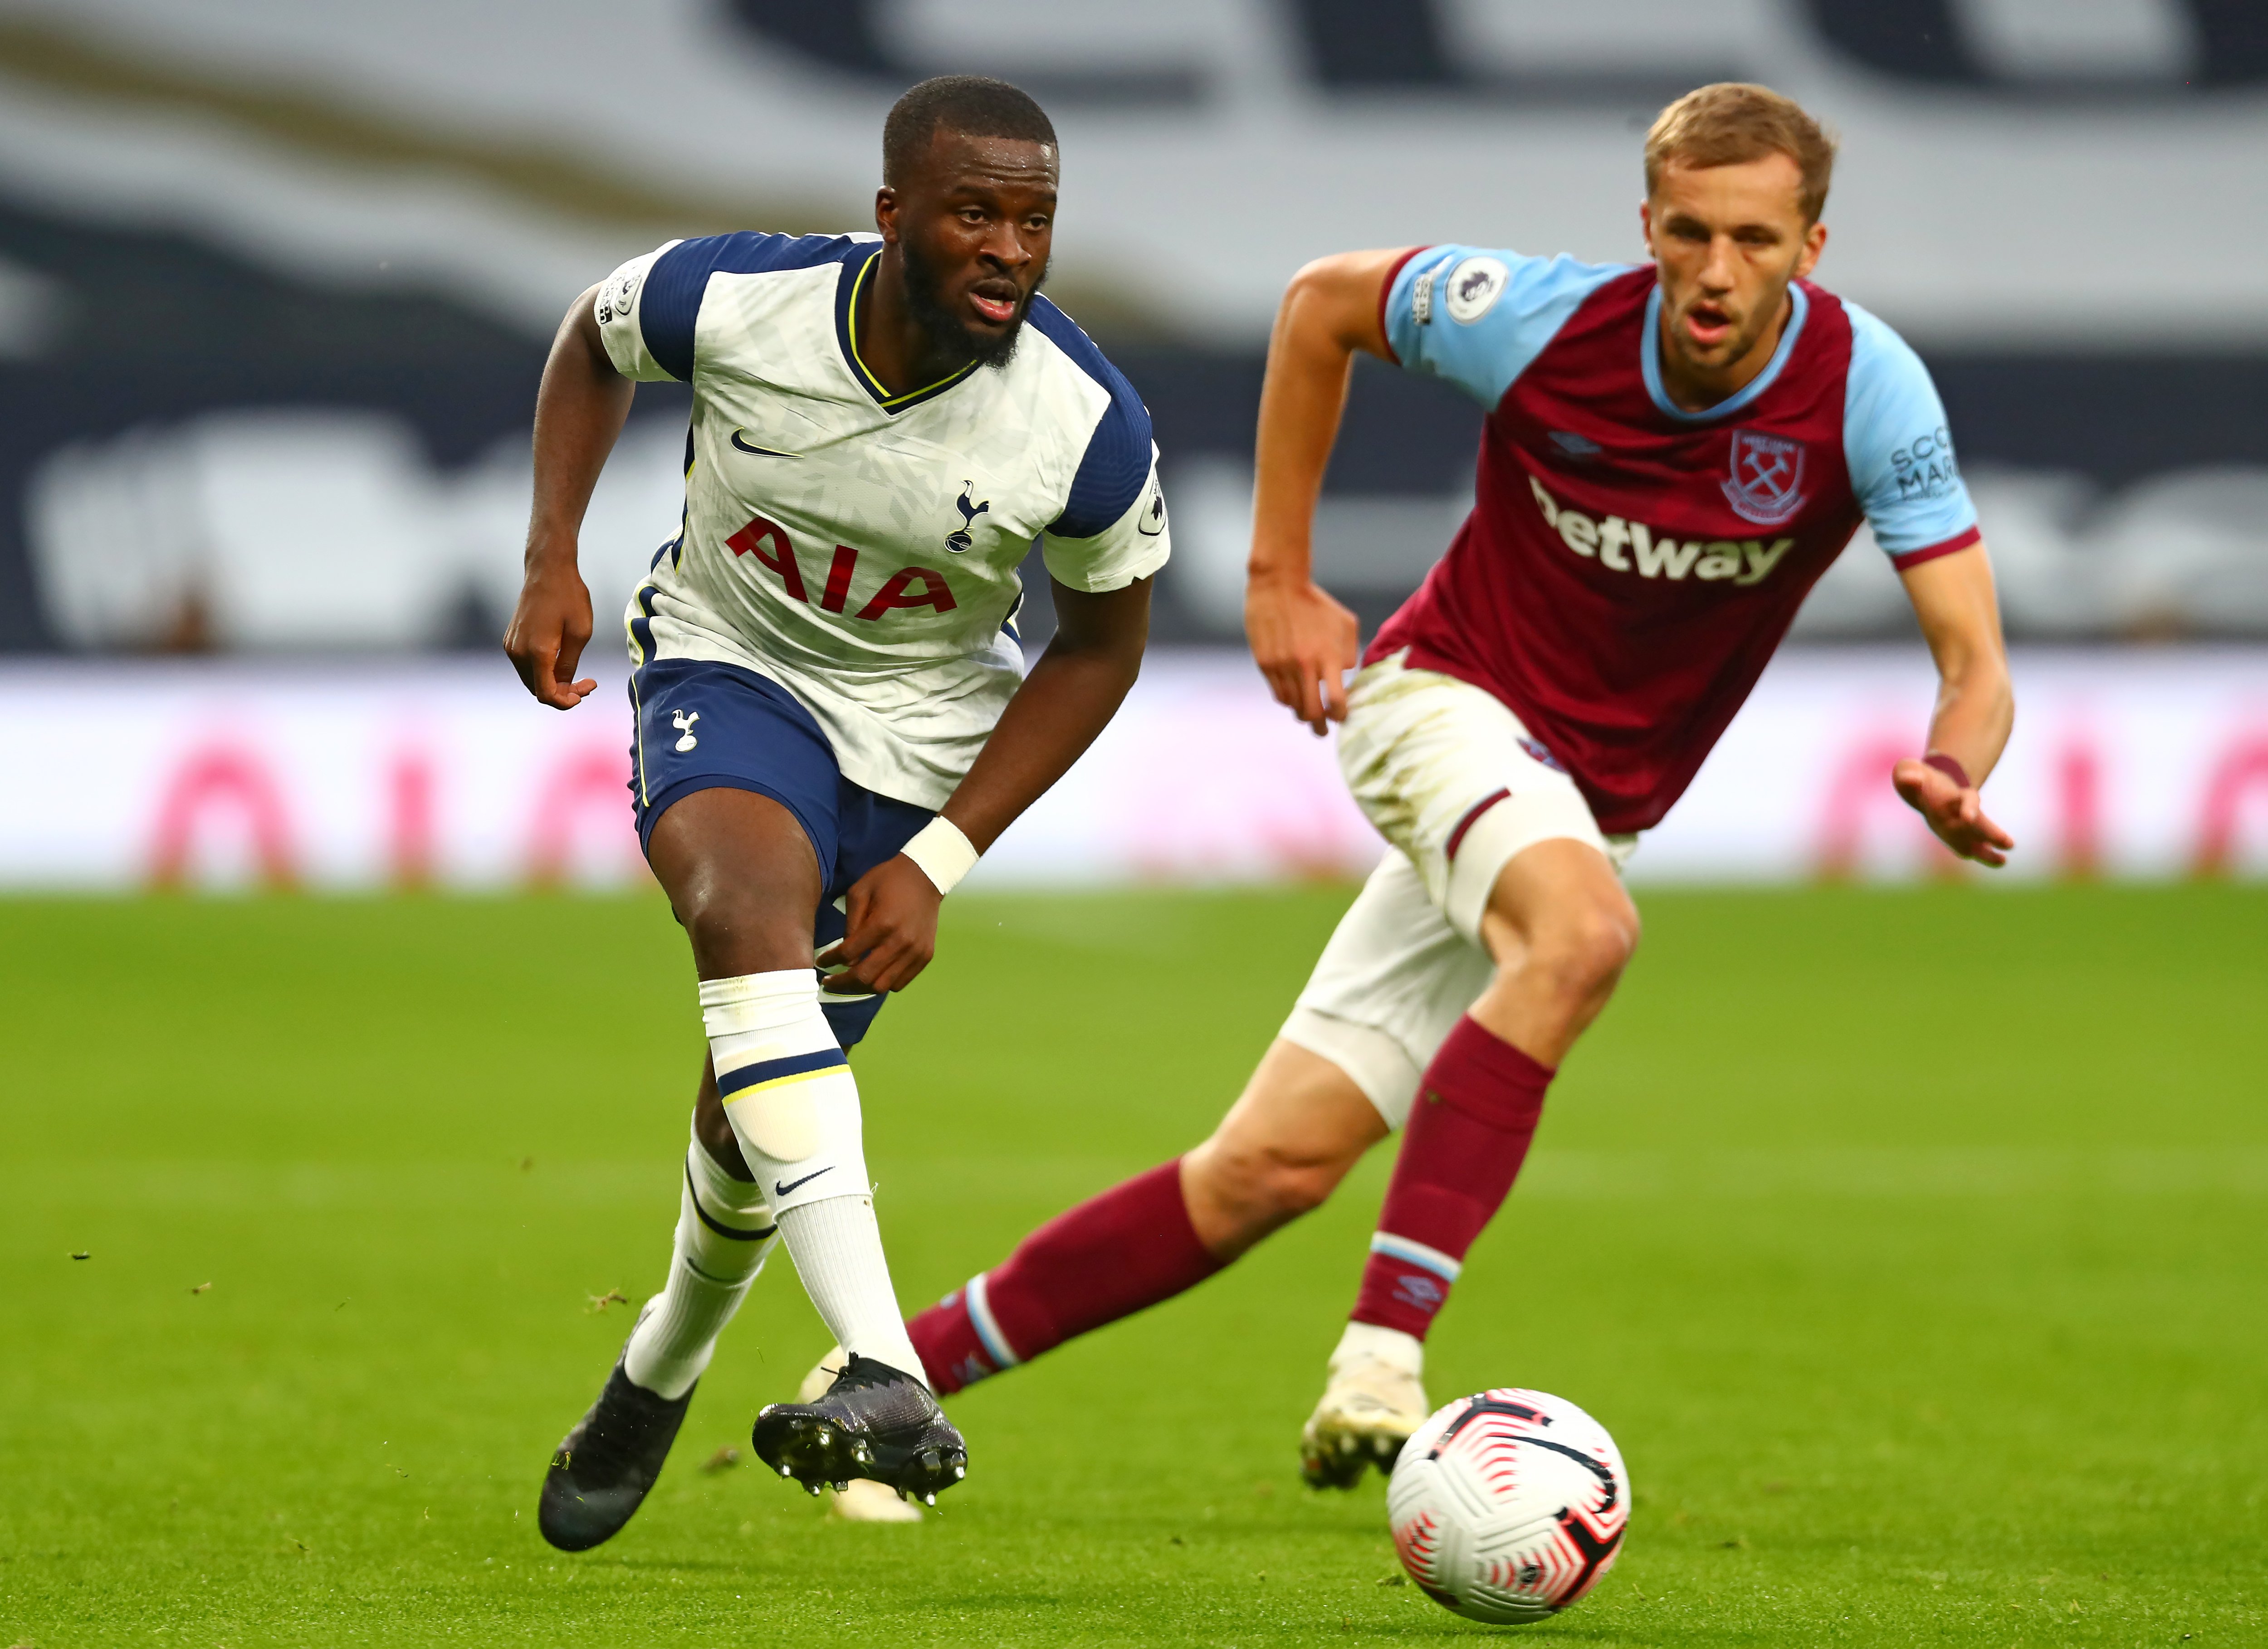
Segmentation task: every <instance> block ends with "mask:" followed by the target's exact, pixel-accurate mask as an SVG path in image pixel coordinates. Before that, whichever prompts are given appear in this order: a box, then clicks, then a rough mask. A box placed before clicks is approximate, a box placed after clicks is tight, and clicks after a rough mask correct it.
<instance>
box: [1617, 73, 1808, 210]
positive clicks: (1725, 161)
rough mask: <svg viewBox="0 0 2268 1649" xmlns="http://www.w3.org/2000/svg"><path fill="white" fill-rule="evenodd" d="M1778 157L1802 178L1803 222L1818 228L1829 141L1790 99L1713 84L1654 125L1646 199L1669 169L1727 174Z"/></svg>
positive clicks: (1762, 89) (1736, 84)
mask: <svg viewBox="0 0 2268 1649" xmlns="http://www.w3.org/2000/svg"><path fill="white" fill-rule="evenodd" d="M1769 154H1783V155H1786V157H1787V158H1789V159H1791V160H1793V161H1794V162H1795V164H1796V166H1797V168H1798V169H1799V170H1800V172H1801V173H1803V198H1802V205H1803V220H1804V222H1805V223H1807V224H1815V223H1817V222H1818V221H1819V214H1820V213H1821V212H1823V211H1824V210H1826V207H1827V186H1828V184H1829V182H1830V181H1831V180H1832V179H1833V178H1834V175H1835V138H1834V136H1833V134H1831V133H1830V132H1828V131H1826V130H1825V129H1823V128H1822V127H1821V126H1820V124H1819V122H1818V121H1815V120H1814V119H1812V118H1811V116H1810V115H1809V114H1806V113H1805V112H1804V109H1803V106H1802V105H1801V104H1800V103H1798V102H1796V101H1795V99H1793V98H1785V97H1782V96H1781V95H1780V94H1779V93H1778V92H1775V91H1773V90H1772V89H1771V87H1770V86H1756V85H1746V84H1744V83H1742V82H1741V81H1737V80H1720V81H1719V82H1718V83H1717V84H1716V85H1712V86H1703V87H1701V88H1700V89H1699V90H1698V91H1695V92H1687V93H1686V94H1685V95H1684V96H1683V97H1682V98H1680V99H1677V101H1676V102H1675V103H1673V104H1671V105H1670V106H1669V107H1668V108H1666V109H1664V110H1662V112H1661V114H1658V115H1656V116H1655V117H1654V121H1653V129H1652V130H1650V131H1649V132H1647V133H1646V193H1647V194H1648V195H1652V194H1653V192H1654V190H1655V189H1656V188H1659V187H1660V186H1661V173H1662V169H1663V168H1664V167H1665V166H1669V165H1670V164H1671V163H1672V162H1675V163H1676V164H1677V165H1680V166H1739V165H1741V164H1742V162H1743V161H1749V160H1761V159H1763V158H1764V157H1765V156H1766V155H1769Z"/></svg>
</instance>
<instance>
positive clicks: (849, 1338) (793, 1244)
mask: <svg viewBox="0 0 2268 1649" xmlns="http://www.w3.org/2000/svg"><path fill="white" fill-rule="evenodd" d="M701 1017H702V1021H703V1024H704V1025H705V1026H706V1027H707V1029H708V1032H709V1051H710V1054H711V1057H712V1059H713V1060H714V1062H715V1064H716V1067H717V1092H718V1096H719V1097H720V1098H721V1099H723V1101H725V1116H726V1117H727V1118H728V1119H730V1121H731V1122H732V1124H733V1134H734V1135H735V1136H737V1137H738V1138H739V1139H740V1151H741V1154H742V1155H744V1156H745V1157H747V1159H748V1167H750V1168H752V1169H754V1170H755V1174H756V1182H757V1184H758V1185H759V1186H760V1187H761V1188H762V1189H763V1191H764V1193H765V1195H766V1196H767V1198H768V1199H769V1201H770V1204H771V1209H772V1213H773V1217H774V1218H777V1220H778V1221H779V1226H780V1234H781V1235H782V1236H783V1237H784V1238H785V1239H786V1240H787V1251H788V1254H789V1255H791V1256H792V1258H793V1259H794V1261H795V1269H796V1272H797V1274H798V1275H799V1276H800V1277H802V1278H803V1288H804V1292H806V1293H807V1294H809V1295H810V1296H811V1303H812V1305H813V1306H814V1307H816V1308H817V1309H818V1312H819V1314H820V1316H821V1319H823V1320H824V1321H825V1322H826V1324H827V1326H828V1328H829V1329H832V1330H833V1331H834V1334H835V1337H836V1339H837V1340H839V1341H840V1342H841V1343H842V1344H843V1350H845V1351H855V1352H857V1353H858V1355H860V1356H862V1357H872V1358H877V1359H879V1360H880V1361H882V1362H885V1363H887V1364H889V1365H890V1366H892V1367H893V1368H897V1369H902V1370H903V1371H904V1372H905V1373H909V1374H912V1375H914V1376H916V1377H917V1378H919V1379H922V1380H924V1381H925V1380H927V1374H926V1373H925V1371H924V1369H923V1368H922V1366H921V1359H920V1358H918V1357H917V1356H916V1355H915V1354H914V1349H913V1343H912V1342H911V1341H909V1340H908V1339H907V1338H906V1331H905V1324H904V1321H903V1320H902V1318H901V1316H900V1315H899V1313H898V1307H897V1298H896V1296H895V1293H894V1292H892V1290H891V1288H890V1268H889V1265H888V1263H887V1261H886V1260H885V1259H884V1258H883V1257H882V1238H881V1233H880V1228H879V1227H877V1226H876V1225H875V1223H874V1204H873V1186H871V1185H870V1184H869V1183H868V1182H867V1179H866V1152H865V1141H864V1138H863V1132H862V1124H861V1122H860V1117H859V1111H858V1081H857V1080H856V1078H853V1077H852V1076H851V1064H850V1062H849V1061H848V1060H847V1059H846V1058H844V1056H843V1047H842V1044H841V1043H839V1042H836V1040H835V1032H834V1030H833V1029H832V1028H831V1027H829V1026H828V1023H827V1016H826V1015H825V1014H824V1013H823V1012H821V1011H820V1006H819V976H818V975H817V974H815V973H814V971H813V970H811V969H810V968H792V969H785V970H782V971H780V972H777V973H764V974H743V975H740V976H739V977H738V978H733V979H710V980H704V981H703V983H702V986H701Z"/></svg>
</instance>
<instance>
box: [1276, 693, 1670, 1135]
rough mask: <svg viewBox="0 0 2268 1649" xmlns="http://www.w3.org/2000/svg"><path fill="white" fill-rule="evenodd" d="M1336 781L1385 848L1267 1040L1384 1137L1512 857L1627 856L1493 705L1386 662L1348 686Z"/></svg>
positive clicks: (1483, 957)
mask: <svg viewBox="0 0 2268 1649" xmlns="http://www.w3.org/2000/svg"><path fill="white" fill-rule="evenodd" d="M1338 753H1339V768H1340V770H1341V771H1342V772H1344V774H1345V775H1346V781H1347V784H1348V786H1349V788H1351V790H1352V791H1354V799H1355V801H1356V803H1357V804H1358V805H1359V806H1360V807H1361V808H1362V810H1363V813H1365V814H1366V816H1367V817H1368V818H1369V820H1370V821H1371V823H1372V824H1373V825H1375V826H1376V827H1377V828H1378V830H1379V833H1380V834H1381V836H1384V837H1385V838H1386V839H1387V841H1388V843H1392V844H1393V847H1394V848H1395V851H1393V852H1390V853H1388V855H1387V856H1386V857H1385V858H1384V859H1382V860H1381V862H1380V864H1379V866H1378V868H1377V869H1376V870H1374V871H1373V872H1371V876H1370V880H1368V881H1367V882H1366V883H1364V884H1363V889H1362V892H1361V893H1360V894H1357V895H1356V897H1355V902H1354V903H1353V904H1352V905H1351V906H1350V907H1348V909H1347V913H1346V915H1345V916H1344V917H1340V918H1339V925H1338V927H1337V931H1334V932H1333V933H1332V935H1331V938H1330V942H1329V944H1328V945H1326V946H1323V953H1322V957H1321V958H1319V959H1318V960H1317V961H1316V963H1315V971H1314V974H1312V975H1310V976H1309V977H1308V980H1307V989H1306V990H1302V991H1301V992H1300V999H1299V1001H1298V1003H1297V1004H1296V1005H1294V1006H1293V1007H1292V1016H1291V1018H1290V1019H1288V1020H1285V1023H1284V1028H1283V1031H1282V1032H1281V1033H1280V1034H1281V1035H1282V1036H1283V1038H1284V1040H1285V1041H1286V1042H1296V1043H1298V1044H1299V1045H1300V1047H1302V1048H1305V1049H1307V1050H1308V1051H1309V1052H1311V1053H1315V1054H1320V1055H1322V1056H1323V1057H1324V1058H1326V1059H1328V1060H1329V1061H1330V1062H1331V1063H1332V1064H1335V1065H1337V1066H1338V1067H1339V1069H1340V1070H1342V1071H1345V1072H1346V1073H1347V1075H1348V1076H1349V1077H1350V1078H1352V1079H1353V1081H1354V1083H1355V1086H1358V1087H1359V1088H1360V1089H1361V1090H1362V1091H1363V1093H1366V1094H1367V1095H1368V1096H1369V1098H1370V1101H1371V1103H1372V1104H1373V1105H1375V1106H1376V1107H1378V1109H1379V1113H1380V1115H1382V1116H1384V1117H1385V1118H1386V1123H1387V1126H1388V1127H1389V1128H1400V1127H1401V1126H1402V1124H1403V1123H1404V1122H1405V1121H1406V1120H1407V1119H1408V1117H1409V1115H1410V1101H1412V1100H1413V1099H1414V1098H1415V1097H1416V1095H1417V1092H1418V1078H1419V1077H1420V1076H1421V1075H1422V1074H1423V1073H1424V1071H1425V1067H1426V1065H1427V1064H1431V1063H1432V1058H1433V1055H1434V1052H1435V1050H1436V1049H1439V1048H1440V1045H1441V1042H1442V1040H1443V1039H1444V1038H1445V1037H1447V1035H1448V1034H1449V1032H1450V1031H1451V1030H1452V1029H1454V1027H1455V1026H1456V1023H1457V1020H1458V1018H1459V1016H1461V1015H1462V1013H1463V1012H1465V1010H1466V1009H1467V1008H1469V1007H1470V1006H1471V1005H1473V1001H1474V999H1475V998H1476V997H1478V996H1479V995H1480V993H1481V992H1482V990H1484V989H1486V988H1487V985H1488V983H1489V980H1490V977H1491V975H1493V974H1494V972H1495V965H1494V963H1492V962H1491V961H1490V960H1489V955H1488V953H1487V952H1486V951H1485V950H1484V949H1483V948H1482V946H1481V941H1480V921H1481V915H1482V912H1483V911H1484V910H1485V909H1487V908H1488V900H1489V894H1491V892H1493V891H1494V889H1495V887H1496V882H1497V878H1498V876H1499V874H1500V873H1502V872H1503V870H1504V867H1505V866H1506V865H1508V864H1510V863H1511V862H1512V859H1513V856H1514V855H1516V854H1518V853H1520V852H1521V851H1522V850H1525V849H1528V848H1530V847H1533V846H1535V843H1538V842H1543V841H1548V840H1550V839H1551V838H1553V837H1565V838H1567V839H1569V840H1572V841H1576V842H1582V843H1587V844H1588V845H1590V846H1592V847H1594V848H1596V849H1598V850H1599V851H1600V852H1602V853H1603V854H1605V855H1606V856H1607V858H1609V860H1610V861H1611V862H1612V863H1613V865H1614V866H1615V868H1616V870H1620V869H1621V868H1622V866H1623V864H1624V861H1625V860H1626V859H1628V858H1630V856H1631V850H1633V849H1634V848H1635V847H1636V846H1637V844H1638V838H1637V837H1636V836H1613V837H1609V836H1605V835H1603V834H1602V833H1601V831H1600V829H1599V827H1598V822H1597V821H1595V820H1594V819H1593V818H1592V817H1591V809H1590V805H1589V804H1588V803H1587V802H1586V801H1585V800H1584V799H1583V795H1582V792H1581V791H1579V790H1577V789H1576V788H1575V782H1574V780H1572V778H1570V777H1568V776H1567V774H1566V772H1565V769H1561V768H1560V767H1559V765H1558V763H1557V762H1554V761H1553V760H1552V759H1551V757H1550V752H1549V751H1547V750H1545V749H1544V747H1543V746H1542V745H1541V744H1539V743H1538V742H1537V741H1536V740H1535V739H1534V738H1533V737H1531V736H1530V735H1529V733H1528V729H1527V728H1526V727H1524V726H1522V725H1521V721H1520V718H1519V717H1517V716H1515V715H1513V713H1512V711H1511V710H1508V709H1506V707H1505V704H1504V703H1503V701H1502V700H1500V699H1499V698H1497V697H1496V696H1494V695H1493V694H1491V693H1488V692H1485V691H1484V690H1483V689H1482V688H1476V687H1474V686H1471V685H1470V684H1469V683H1467V682H1463V681H1457V680H1456V679H1455V678H1454V677H1452V676H1447V675H1442V674H1439V673H1437V672H1435V671H1432V670H1412V669H1410V668H1408V667H1407V666H1406V665H1405V664H1404V663H1403V656H1402V655H1401V654H1399V653H1397V654H1395V656H1394V657H1393V658H1391V659H1381V661H1380V662H1378V663H1377V664H1374V665H1372V666H1370V667H1369V668H1368V669H1366V670H1364V671H1362V672H1361V673H1360V674H1358V675H1357V676H1356V677H1355V678H1354V681H1353V683H1352V684H1351V688H1349V691H1348V694H1347V718H1346V722H1345V725H1344V726H1343V727H1341V729H1340V731H1339V740H1338Z"/></svg>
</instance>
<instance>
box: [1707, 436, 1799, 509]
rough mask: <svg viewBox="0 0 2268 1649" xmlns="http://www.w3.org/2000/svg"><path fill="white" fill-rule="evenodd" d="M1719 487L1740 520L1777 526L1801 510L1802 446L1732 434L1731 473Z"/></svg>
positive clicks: (1779, 439)
mask: <svg viewBox="0 0 2268 1649" xmlns="http://www.w3.org/2000/svg"><path fill="white" fill-rule="evenodd" d="M1719 485H1720V486H1722V487H1723V488H1724V490H1725V502H1726V503H1727V504H1731V505H1732V506H1733V512H1734V514H1735V515H1737V516H1739V517H1740V518H1741V519H1742V520H1744V521H1754V522H1755V523H1756V525H1757V526H1779V525H1780V524H1781V523H1782V522H1784V521H1786V520H1788V519H1790V518H1792V517H1793V515H1794V514H1795V512H1797V511H1798V510H1800V509H1801V508H1803V443H1802V442H1800V441H1791V440H1789V439H1788V438H1786V437H1785V436H1780V435H1765V434H1764V433H1762V432H1761V431H1756V430H1735V431H1733V473H1732V474H1731V475H1729V476H1727V478H1726V479H1725V480H1724V481H1723V482H1719Z"/></svg>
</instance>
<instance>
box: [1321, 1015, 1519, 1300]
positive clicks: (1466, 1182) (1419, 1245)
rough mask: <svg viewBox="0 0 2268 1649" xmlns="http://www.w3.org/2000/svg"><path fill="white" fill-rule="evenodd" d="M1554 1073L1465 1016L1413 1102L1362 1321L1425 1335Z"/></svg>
mask: <svg viewBox="0 0 2268 1649" xmlns="http://www.w3.org/2000/svg"><path fill="white" fill-rule="evenodd" d="M1552 1074H1553V1073H1552V1071H1551V1069H1550V1067H1549V1066H1546V1065H1542V1064H1537V1063H1536V1062H1535V1060H1534V1059H1531V1058H1530V1057H1528V1055H1526V1054H1524V1053H1522V1052H1521V1050H1520V1049H1517V1048H1514V1047H1513V1045H1512V1044H1511V1043H1510V1042H1506V1041H1505V1040H1503V1038H1501V1037H1499V1036H1497V1035H1495V1034H1492V1033H1491V1032H1490V1031H1488V1030H1487V1029H1485V1028H1484V1027H1482V1026H1481V1025H1480V1024H1479V1023H1478V1022H1477V1021H1476V1020H1472V1019H1470V1018H1466V1019H1461V1020H1458V1021H1457V1023H1456V1027H1455V1028H1454V1029H1453V1030H1452V1031H1450V1033H1449V1034H1448V1036H1447V1039H1446V1040H1444V1041H1443V1042H1442V1043H1441V1047H1440V1051H1439V1052H1437V1053H1436V1054H1435V1055H1434V1056H1433V1061H1432V1064H1429V1065H1428V1066H1426V1068H1425V1078H1424V1079H1423V1081H1422V1083H1421V1084H1420V1086H1419V1088H1418V1103H1417V1104H1416V1105H1415V1106H1413V1107H1411V1108H1410V1125H1409V1128H1408V1129H1407V1130H1406V1131H1405V1132H1404V1133H1403V1137H1402V1151H1401V1154H1400V1155H1399V1156H1398V1157H1397V1158H1396V1159H1395V1164H1394V1177H1393V1179H1392V1180H1391V1181H1390V1182H1388V1186H1387V1191H1386V1206H1385V1208H1384V1210H1383V1211H1381V1213H1380V1215H1379V1219H1378V1229H1377V1231H1376V1232H1375V1233H1373V1235H1372V1237H1371V1240H1370V1258H1369V1261H1368V1262H1367V1263H1366V1264H1365V1265H1364V1267H1363V1273H1362V1288H1361V1291H1360V1292H1359V1294H1358V1295H1357V1297H1356V1299H1355V1307H1354V1312H1353V1320H1354V1321H1356V1322H1358V1323H1369V1324H1373V1325H1374V1326H1376V1327H1379V1328H1382V1329H1397V1330H1399V1331H1400V1332H1402V1333H1403V1334H1406V1335H1409V1336H1411V1337H1412V1338H1413V1339H1416V1340H1421V1341H1422V1340H1423V1339H1424V1338H1425V1333H1426V1330H1427V1329H1430V1328H1432V1323H1433V1318H1434V1316H1435V1314H1437V1313H1439V1312H1440V1309H1441V1307H1442V1305H1443V1304H1444V1303H1445V1302H1446V1301H1447V1299H1448V1297H1449V1286H1450V1285H1451V1284H1453V1283H1454V1282H1455V1281H1456V1280H1457V1274H1458V1272H1459V1271H1460V1270H1462V1269H1463V1266H1464V1259H1465V1253H1466V1251H1467V1250H1468V1249H1469V1248H1471V1247H1472V1245H1473V1240H1474V1239H1475V1238H1476V1237H1478V1236H1479V1235H1480V1233H1481V1230H1482V1228H1483V1227H1484V1226H1486V1225H1487V1224H1488V1222H1489V1221H1490V1219H1491V1218H1493V1217H1494V1216H1495V1214H1496V1211H1497V1210H1498V1209H1499V1208H1500V1207H1501V1206H1503V1204H1504V1199H1505V1198H1506V1196H1509V1195H1510V1194H1511V1191H1512V1183H1513V1180H1515V1179H1517V1178H1518V1177H1519V1174H1520V1167H1521V1163H1522V1162H1524V1161H1525V1160H1526V1159H1527V1157H1528V1144H1529V1142H1530V1141H1532V1140H1533V1139H1534V1138H1535V1125H1536V1123H1538V1122H1539V1121H1540V1120H1541V1119H1542V1117H1543V1094H1544V1090H1545V1089H1547V1088H1548V1087H1549V1086H1550V1083H1551V1078H1552Z"/></svg>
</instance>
